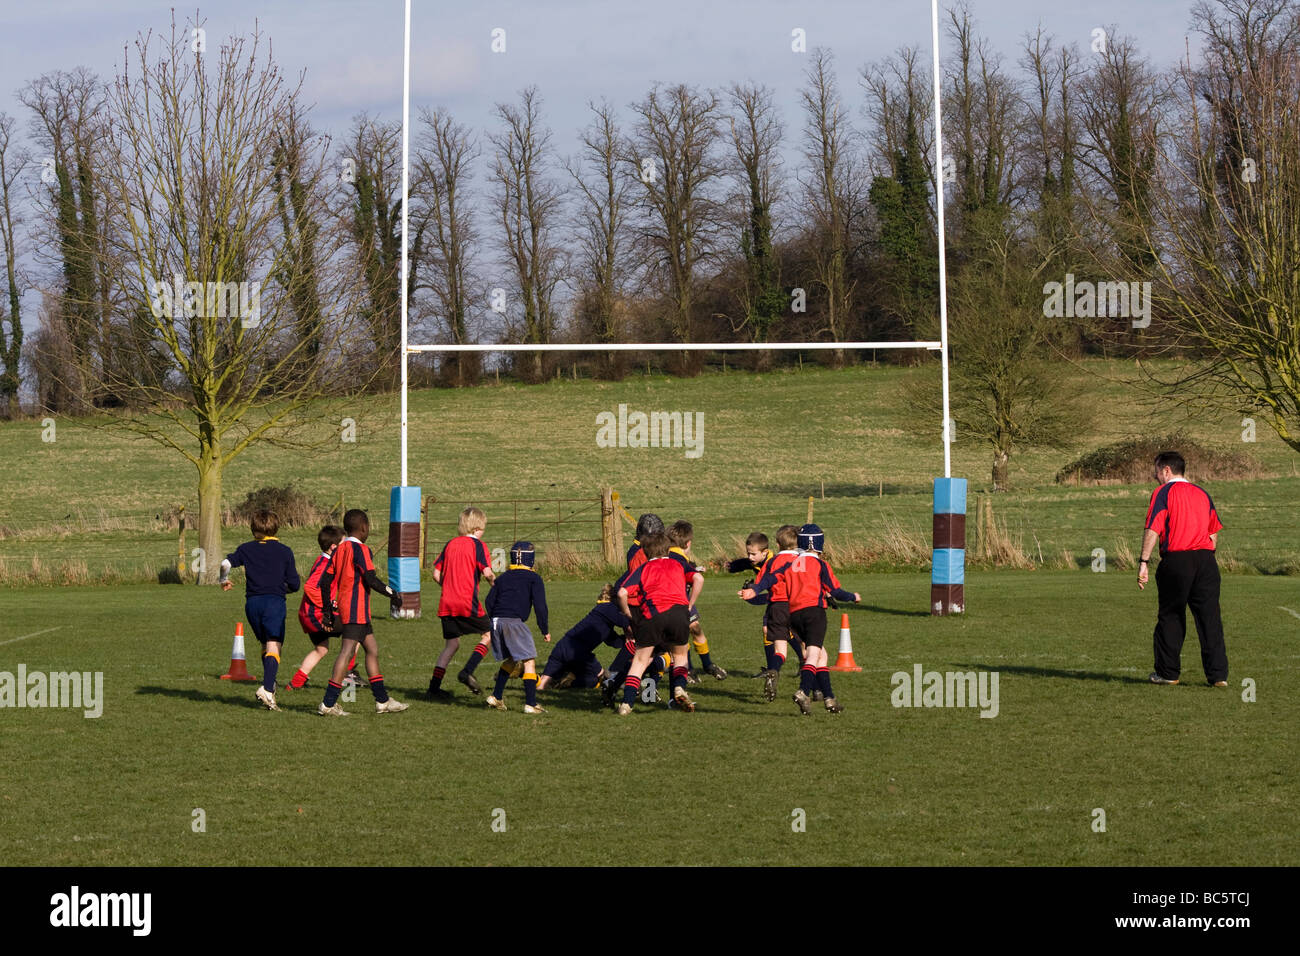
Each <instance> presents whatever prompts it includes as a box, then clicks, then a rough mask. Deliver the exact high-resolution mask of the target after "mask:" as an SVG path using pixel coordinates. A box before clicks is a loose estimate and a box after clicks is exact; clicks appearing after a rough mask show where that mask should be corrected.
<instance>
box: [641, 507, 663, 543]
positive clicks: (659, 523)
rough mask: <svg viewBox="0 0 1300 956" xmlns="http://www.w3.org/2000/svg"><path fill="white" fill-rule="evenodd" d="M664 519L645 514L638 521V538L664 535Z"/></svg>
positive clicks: (655, 515)
mask: <svg viewBox="0 0 1300 956" xmlns="http://www.w3.org/2000/svg"><path fill="white" fill-rule="evenodd" d="M663 533H664V519H663V518H661V517H659V516H658V515H657V514H653V513H650V514H643V515H642V516H641V517H640V518H637V519H636V536H637V537H638V538H644V537H645V536H646V535H648V534H663Z"/></svg>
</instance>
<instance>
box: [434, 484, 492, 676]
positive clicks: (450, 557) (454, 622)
mask: <svg viewBox="0 0 1300 956" xmlns="http://www.w3.org/2000/svg"><path fill="white" fill-rule="evenodd" d="M486 528H487V515H485V514H484V513H483V512H482V511H481V510H480V509H478V508H473V507H470V508H466V509H465V510H464V511H462V512H461V513H460V519H459V520H458V521H457V524H456V529H457V531H458V532H459V534H458V535H457V536H456V537H454V538H452V539H451V540H450V541H448V542H447V543H446V544H445V545H443V547H442V552H441V553H440V554H439V555H438V560H437V561H435V562H434V563H433V579H434V580H435V581H437V582H438V583H439V584H440V585H442V593H441V594H440V595H439V596H438V617H439V618H440V619H441V620H442V638H443V640H444V641H446V642H447V645H446V646H445V647H444V648H443V649H442V653H441V654H439V655H438V660H437V662H436V663H435V665H434V668H433V677H432V678H431V679H430V680H429V689H428V691H427V692H426V696H427V697H428V698H429V699H430V700H444V701H445V700H450V699H451V692H450V691H446V690H443V689H442V678H443V676H444V675H445V674H446V673H447V665H448V664H450V663H451V659H452V658H453V657H455V656H456V652H457V651H458V650H460V639H461V638H462V637H464V636H465V635H475V636H477V637H478V638H479V641H478V643H477V644H476V645H475V647H474V650H473V652H472V653H471V654H470V656H469V662H468V663H467V664H466V665H465V666H464V667H463V668H462V669H461V671H460V673H459V674H457V675H456V679H457V680H459V681H460V682H461V683H462V684H464V685H465V686H466V687H468V688H469V689H470V691H472V692H473V693H475V694H477V693H478V692H479V686H478V681H476V680H475V679H474V669H475V668H476V667H478V665H479V662H480V661H482V660H483V658H484V657H485V656H486V655H487V652H488V648H489V647H490V646H491V642H492V622H491V621H490V620H488V616H487V615H486V614H485V613H483V605H482V603H481V602H480V601H479V599H478V582H479V578H480V577H482V578H485V579H486V580H487V582H488V584H493V583H495V582H496V575H495V574H493V572H492V562H491V561H489V560H488V551H487V546H486V545H485V544H484V543H483V532H484V530H485V529H486Z"/></svg>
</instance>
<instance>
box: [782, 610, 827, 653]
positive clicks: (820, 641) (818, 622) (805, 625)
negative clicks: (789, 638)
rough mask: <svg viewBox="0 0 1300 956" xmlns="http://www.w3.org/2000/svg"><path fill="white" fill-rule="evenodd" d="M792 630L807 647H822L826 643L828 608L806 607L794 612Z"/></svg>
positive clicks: (791, 620) (791, 617) (791, 615)
mask: <svg viewBox="0 0 1300 956" xmlns="http://www.w3.org/2000/svg"><path fill="white" fill-rule="evenodd" d="M788 606H789V605H787V607H788ZM790 630H791V631H793V632H794V635H795V636H796V637H797V638H799V640H801V641H803V642H804V646H805V647H822V646H823V645H824V644H825V643H826V608H824V607H805V608H800V609H799V610H797V611H794V612H792V613H791V614H790Z"/></svg>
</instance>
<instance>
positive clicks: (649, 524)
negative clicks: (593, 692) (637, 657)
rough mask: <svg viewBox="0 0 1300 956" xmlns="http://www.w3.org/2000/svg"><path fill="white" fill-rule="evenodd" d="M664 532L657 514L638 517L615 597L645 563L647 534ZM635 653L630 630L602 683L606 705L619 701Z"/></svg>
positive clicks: (602, 692) (634, 643) (634, 602)
mask: <svg viewBox="0 0 1300 956" xmlns="http://www.w3.org/2000/svg"><path fill="white" fill-rule="evenodd" d="M663 533H664V522H663V519H662V518H660V517H659V516H658V515H657V514H654V513H647V514H643V515H642V516H641V517H640V518H638V519H637V521H636V538H635V539H633V541H632V545H631V547H629V548H628V549H627V570H626V571H624V572H623V573H622V574H621V575H620V576H619V579H618V580H617V581H615V582H614V593H613V597H617V596H618V590H619V588H621V587H622V586H623V582H624V581H626V580H627V579H628V577H629V576H630V575H631V574H632V572H633V571H635V570H636V569H637V568H639V567H641V565H643V564H645V562H646V556H645V551H644V549H643V548H642V547H641V542H642V541H644V540H645V538H646V536H647V535H651V534H663ZM632 607H633V608H635V607H636V596H635V595H633V604H632ZM632 620H633V621H635V620H637V616H636V614H635V613H634V614H633V616H632ZM635 653H636V640H635V639H634V638H633V636H632V632H631V631H630V630H629V631H628V632H627V639H626V640H625V641H624V642H623V646H622V647H621V648H619V651H618V653H617V654H615V655H614V660H613V661H611V662H610V665H609V671H608V673H607V674H606V676H605V682H604V683H603V684H601V690H600V693H601V698H602V700H603V701H604V703H605V706H606V707H613V706H615V705H616V704H617V703H618V701H617V700H616V698H615V692H616V691H617V690H618V685H619V683H620V682H621V681H622V679H623V678H624V677H625V676H626V675H627V669H628V667H630V666H631V664H632V655H634V654H635Z"/></svg>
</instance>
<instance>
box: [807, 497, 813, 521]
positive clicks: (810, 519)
mask: <svg viewBox="0 0 1300 956" xmlns="http://www.w3.org/2000/svg"><path fill="white" fill-rule="evenodd" d="M812 515H813V496H812V495H809V496H808V521H807V524H812V523H813V521H812Z"/></svg>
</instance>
